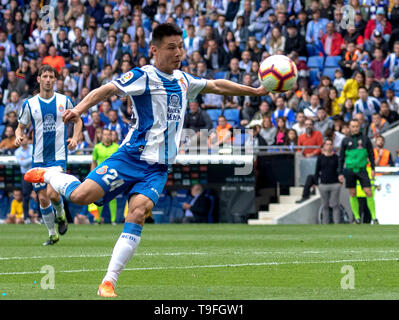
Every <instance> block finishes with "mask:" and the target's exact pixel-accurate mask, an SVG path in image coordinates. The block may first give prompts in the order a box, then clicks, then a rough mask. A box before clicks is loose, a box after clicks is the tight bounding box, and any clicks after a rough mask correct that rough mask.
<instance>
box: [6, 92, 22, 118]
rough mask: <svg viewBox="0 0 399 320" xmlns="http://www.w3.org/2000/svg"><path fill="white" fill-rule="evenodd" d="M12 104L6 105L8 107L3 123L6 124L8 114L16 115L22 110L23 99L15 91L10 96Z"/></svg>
mask: <svg viewBox="0 0 399 320" xmlns="http://www.w3.org/2000/svg"><path fill="white" fill-rule="evenodd" d="M9 96H10V102H8V103H7V104H6V107H5V109H4V117H3V122H6V120H7V119H6V117H7V114H8V113H10V112H12V111H14V112H15V113H16V114H19V110H20V109H21V106H22V102H23V101H22V99H20V98H19V93H18V91H16V90H14V91H11V92H10V94H9Z"/></svg>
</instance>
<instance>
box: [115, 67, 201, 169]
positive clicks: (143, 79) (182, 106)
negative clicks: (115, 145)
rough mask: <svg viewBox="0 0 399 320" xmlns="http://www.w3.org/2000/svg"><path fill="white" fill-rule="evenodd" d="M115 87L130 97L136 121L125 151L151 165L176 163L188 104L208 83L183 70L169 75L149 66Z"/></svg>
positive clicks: (124, 78)
mask: <svg viewBox="0 0 399 320" xmlns="http://www.w3.org/2000/svg"><path fill="white" fill-rule="evenodd" d="M112 83H114V84H115V85H116V86H117V87H118V88H119V89H120V91H121V92H122V93H121V94H122V95H128V96H130V98H131V100H132V118H134V119H135V121H133V123H134V124H133V125H132V127H131V128H130V130H129V133H128V134H127V136H126V138H125V139H124V141H123V142H122V144H121V147H124V148H127V150H128V152H129V154H131V155H133V156H138V157H139V159H140V160H144V161H147V162H149V163H160V164H172V163H174V161H175V159H176V155H177V149H178V147H179V143H180V137H181V133H182V128H183V122H184V115H185V113H186V107H187V104H188V101H189V100H192V99H194V98H195V97H196V96H197V95H198V94H199V92H200V91H201V90H202V89H203V88H204V87H205V86H206V80H205V79H200V78H197V77H193V76H191V75H189V74H187V73H185V72H183V71H180V70H174V72H173V74H166V73H164V72H162V71H160V70H158V69H157V68H156V67H154V66H153V65H146V66H143V67H141V68H134V69H132V70H130V71H129V72H127V73H125V74H123V75H122V76H121V77H120V78H118V79H116V80H113V81H112Z"/></svg>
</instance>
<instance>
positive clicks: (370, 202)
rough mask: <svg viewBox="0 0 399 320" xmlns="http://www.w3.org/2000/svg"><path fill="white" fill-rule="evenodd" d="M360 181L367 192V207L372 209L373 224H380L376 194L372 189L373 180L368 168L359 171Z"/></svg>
mask: <svg viewBox="0 0 399 320" xmlns="http://www.w3.org/2000/svg"><path fill="white" fill-rule="evenodd" d="M358 175H359V181H360V185H361V186H362V188H363V191H364V193H365V194H366V197H367V198H366V201H367V207H368V208H369V210H370V215H371V224H378V220H377V216H376V212H375V201H374V194H373V192H372V190H371V181H370V178H369V175H368V172H367V171H366V170H361V171H360V172H359V174H358Z"/></svg>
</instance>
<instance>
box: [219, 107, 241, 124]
mask: <svg viewBox="0 0 399 320" xmlns="http://www.w3.org/2000/svg"><path fill="white" fill-rule="evenodd" d="M223 115H224V116H225V117H226V120H227V122H228V123H230V124H231V125H232V126H233V127H238V126H239V125H240V110H238V109H225V110H224V111H223Z"/></svg>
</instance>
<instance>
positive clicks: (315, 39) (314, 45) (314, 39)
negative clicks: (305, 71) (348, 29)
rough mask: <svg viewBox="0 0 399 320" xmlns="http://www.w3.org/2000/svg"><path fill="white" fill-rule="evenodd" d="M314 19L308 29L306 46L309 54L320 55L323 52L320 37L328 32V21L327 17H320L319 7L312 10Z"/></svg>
mask: <svg viewBox="0 0 399 320" xmlns="http://www.w3.org/2000/svg"><path fill="white" fill-rule="evenodd" d="M312 17H313V19H312V20H311V21H309V23H308V25H307V30H306V48H307V51H308V55H309V56H316V55H319V54H320V52H321V48H322V47H321V43H320V39H321V38H322V37H323V35H324V34H325V32H326V24H327V22H328V20H327V19H325V18H320V10H319V9H317V10H315V11H314V12H312Z"/></svg>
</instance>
